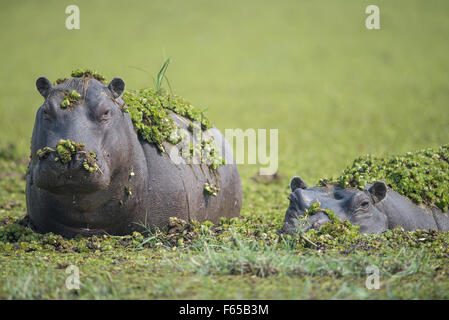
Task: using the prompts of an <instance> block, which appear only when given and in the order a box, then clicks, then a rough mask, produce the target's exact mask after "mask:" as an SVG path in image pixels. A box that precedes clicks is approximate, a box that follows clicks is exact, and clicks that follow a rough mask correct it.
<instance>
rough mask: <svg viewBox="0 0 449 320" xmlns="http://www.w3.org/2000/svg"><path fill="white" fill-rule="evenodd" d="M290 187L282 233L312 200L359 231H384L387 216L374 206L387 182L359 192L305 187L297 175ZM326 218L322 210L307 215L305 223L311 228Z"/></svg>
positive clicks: (380, 198) (336, 188) (382, 196)
mask: <svg viewBox="0 0 449 320" xmlns="http://www.w3.org/2000/svg"><path fill="white" fill-rule="evenodd" d="M290 187H291V190H292V193H291V194H290V196H289V197H288V198H289V200H290V205H289V207H288V209H287V212H286V216H285V220H284V226H283V228H282V230H283V231H284V232H292V231H293V230H294V226H295V220H296V219H297V218H298V217H299V216H301V215H304V213H305V210H306V209H309V208H310V206H311V205H312V204H313V203H315V202H319V203H320V208H322V209H330V210H332V211H333V212H334V213H335V215H336V216H337V217H338V218H339V219H340V220H342V221H345V220H349V222H351V223H352V224H354V225H358V226H360V229H359V231H360V232H361V233H381V232H383V231H385V230H387V226H388V225H387V217H386V215H385V214H383V213H382V212H380V211H379V210H378V209H377V208H376V206H375V205H376V204H377V203H378V202H380V201H382V200H383V199H384V198H385V196H386V194H387V185H386V184H385V183H384V182H382V181H377V182H375V183H374V184H373V185H371V186H369V188H368V189H367V190H364V191H361V190H355V189H341V188H338V187H336V186H332V187H313V188H308V187H307V185H306V184H305V183H304V181H303V180H302V179H301V178H300V177H294V178H293V179H292V180H291V182H290ZM328 221H329V218H328V216H327V215H326V214H325V213H324V212H318V213H316V214H314V215H312V216H311V217H310V221H309V223H310V226H311V227H313V228H319V227H320V226H321V225H323V224H324V223H326V222H328Z"/></svg>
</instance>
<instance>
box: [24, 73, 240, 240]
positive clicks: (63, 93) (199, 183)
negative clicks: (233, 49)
mask: <svg viewBox="0 0 449 320" xmlns="http://www.w3.org/2000/svg"><path fill="white" fill-rule="evenodd" d="M36 86H37V89H38V91H39V92H40V94H41V95H42V96H43V97H44V98H45V101H44V103H43V105H42V106H41V107H40V108H39V110H38V111H37V115H36V119H35V125H34V131H33V135H32V140H31V160H30V165H29V174H28V177H27V183H26V200H27V213H28V217H29V221H30V225H31V227H32V228H33V229H35V230H36V231H38V232H53V233H57V234H61V235H63V236H65V237H74V236H75V235H77V234H81V235H94V234H104V233H108V234H112V235H125V234H129V233H132V232H133V231H135V230H141V228H142V224H144V225H146V226H150V227H154V226H156V227H163V226H165V225H167V224H168V221H169V217H178V218H181V219H184V220H190V219H195V220H198V221H204V220H210V221H212V222H217V221H218V220H219V218H220V217H228V218H231V217H236V216H238V215H239V213H240V208H241V183H240V176H239V173H238V171H237V167H236V165H235V163H234V160H233V155H232V150H230V147H229V145H228V144H227V143H226V141H225V139H224V137H223V136H222V134H221V133H220V132H219V131H218V130H217V129H216V128H212V129H211V130H209V131H208V132H209V133H210V135H212V136H213V138H214V140H215V142H216V143H217V145H218V146H219V148H220V150H221V154H222V155H223V157H225V160H226V164H225V165H223V166H220V167H218V168H210V167H209V166H208V165H206V164H205V163H199V164H186V163H179V162H176V161H172V159H171V158H170V157H171V156H170V155H169V154H168V153H163V152H161V151H160V150H159V149H158V148H157V147H156V145H154V144H152V143H149V142H147V141H146V140H143V139H142V137H141V136H140V135H139V134H137V133H136V131H135V128H134V127H133V122H132V120H131V118H130V114H129V113H127V112H124V111H123V110H122V109H121V106H123V105H124V101H123V99H122V98H121V95H122V93H123V92H124V88H125V84H124V82H123V80H121V79H119V78H115V79H113V80H112V81H111V82H110V83H109V85H105V84H104V83H103V82H102V81H98V80H97V79H95V78H94V77H91V76H88V77H80V78H71V79H67V80H65V81H64V82H62V83H60V84H58V85H55V86H53V85H52V84H51V83H50V81H49V80H48V79H46V78H44V77H41V78H39V79H37V82H36ZM72 90H74V91H72ZM67 92H74V99H78V101H77V104H76V106H74V107H70V99H71V97H70V96H67ZM67 106H69V107H67ZM170 117H171V118H172V119H174V121H175V123H176V124H177V125H178V126H179V127H182V128H187V127H188V125H189V123H190V122H191V121H190V120H188V119H186V118H183V117H181V116H179V115H177V114H175V113H171V114H170ZM186 132H189V131H187V130H186ZM189 134H190V136H191V133H190V132H189ZM61 139H62V140H61ZM61 141H62V142H64V141H65V143H66V144H67V145H68V147H70V148H72V151H73V150H74V151H73V152H74V153H73V155H72V156H71V157H70V150H69V152H68V158H67V159H61V156H60V155H59V156H58V154H57V152H53V150H52V149H49V148H47V149H45V147H46V146H52V147H55V146H56V145H58V144H62V143H61ZM71 142H76V143H78V142H82V144H79V145H73V144H72V145H71V144H70V143H71ZM164 145H165V146H166V147H167V148H168V147H169V145H168V143H167V142H164ZM43 148H44V149H43ZM62 151H64V150H62ZM63 155H64V154H63ZM92 159H94V160H95V161H92ZM206 183H207V184H212V185H214V187H217V188H219V190H220V191H219V192H218V193H216V196H211V195H210V194H207V193H206V192H205V185H206Z"/></svg>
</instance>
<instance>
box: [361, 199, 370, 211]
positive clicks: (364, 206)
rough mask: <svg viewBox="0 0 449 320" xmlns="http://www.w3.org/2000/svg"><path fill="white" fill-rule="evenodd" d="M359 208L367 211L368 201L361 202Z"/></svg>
mask: <svg viewBox="0 0 449 320" xmlns="http://www.w3.org/2000/svg"><path fill="white" fill-rule="evenodd" d="M360 207H361V208H362V209H367V208H368V207H369V200H363V201H362V203H361V204H360Z"/></svg>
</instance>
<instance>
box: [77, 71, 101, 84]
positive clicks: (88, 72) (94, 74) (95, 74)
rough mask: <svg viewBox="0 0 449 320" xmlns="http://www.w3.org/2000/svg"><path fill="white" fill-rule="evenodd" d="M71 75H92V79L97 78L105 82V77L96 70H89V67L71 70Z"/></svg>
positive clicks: (82, 76)
mask: <svg viewBox="0 0 449 320" xmlns="http://www.w3.org/2000/svg"><path fill="white" fill-rule="evenodd" d="M71 76H72V77H74V78H87V77H92V78H94V79H97V80H98V81H100V82H102V83H105V82H106V78H105V77H104V76H103V75H101V74H100V73H98V72H97V71H96V70H91V69H83V68H81V69H77V70H73V71H72V73H71Z"/></svg>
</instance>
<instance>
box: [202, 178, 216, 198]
mask: <svg viewBox="0 0 449 320" xmlns="http://www.w3.org/2000/svg"><path fill="white" fill-rule="evenodd" d="M219 191H220V188H219V187H218V186H216V185H214V184H213V183H209V182H206V183H205V184H204V192H205V193H206V194H207V195H210V196H214V197H216V196H217V194H218V192H219Z"/></svg>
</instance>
